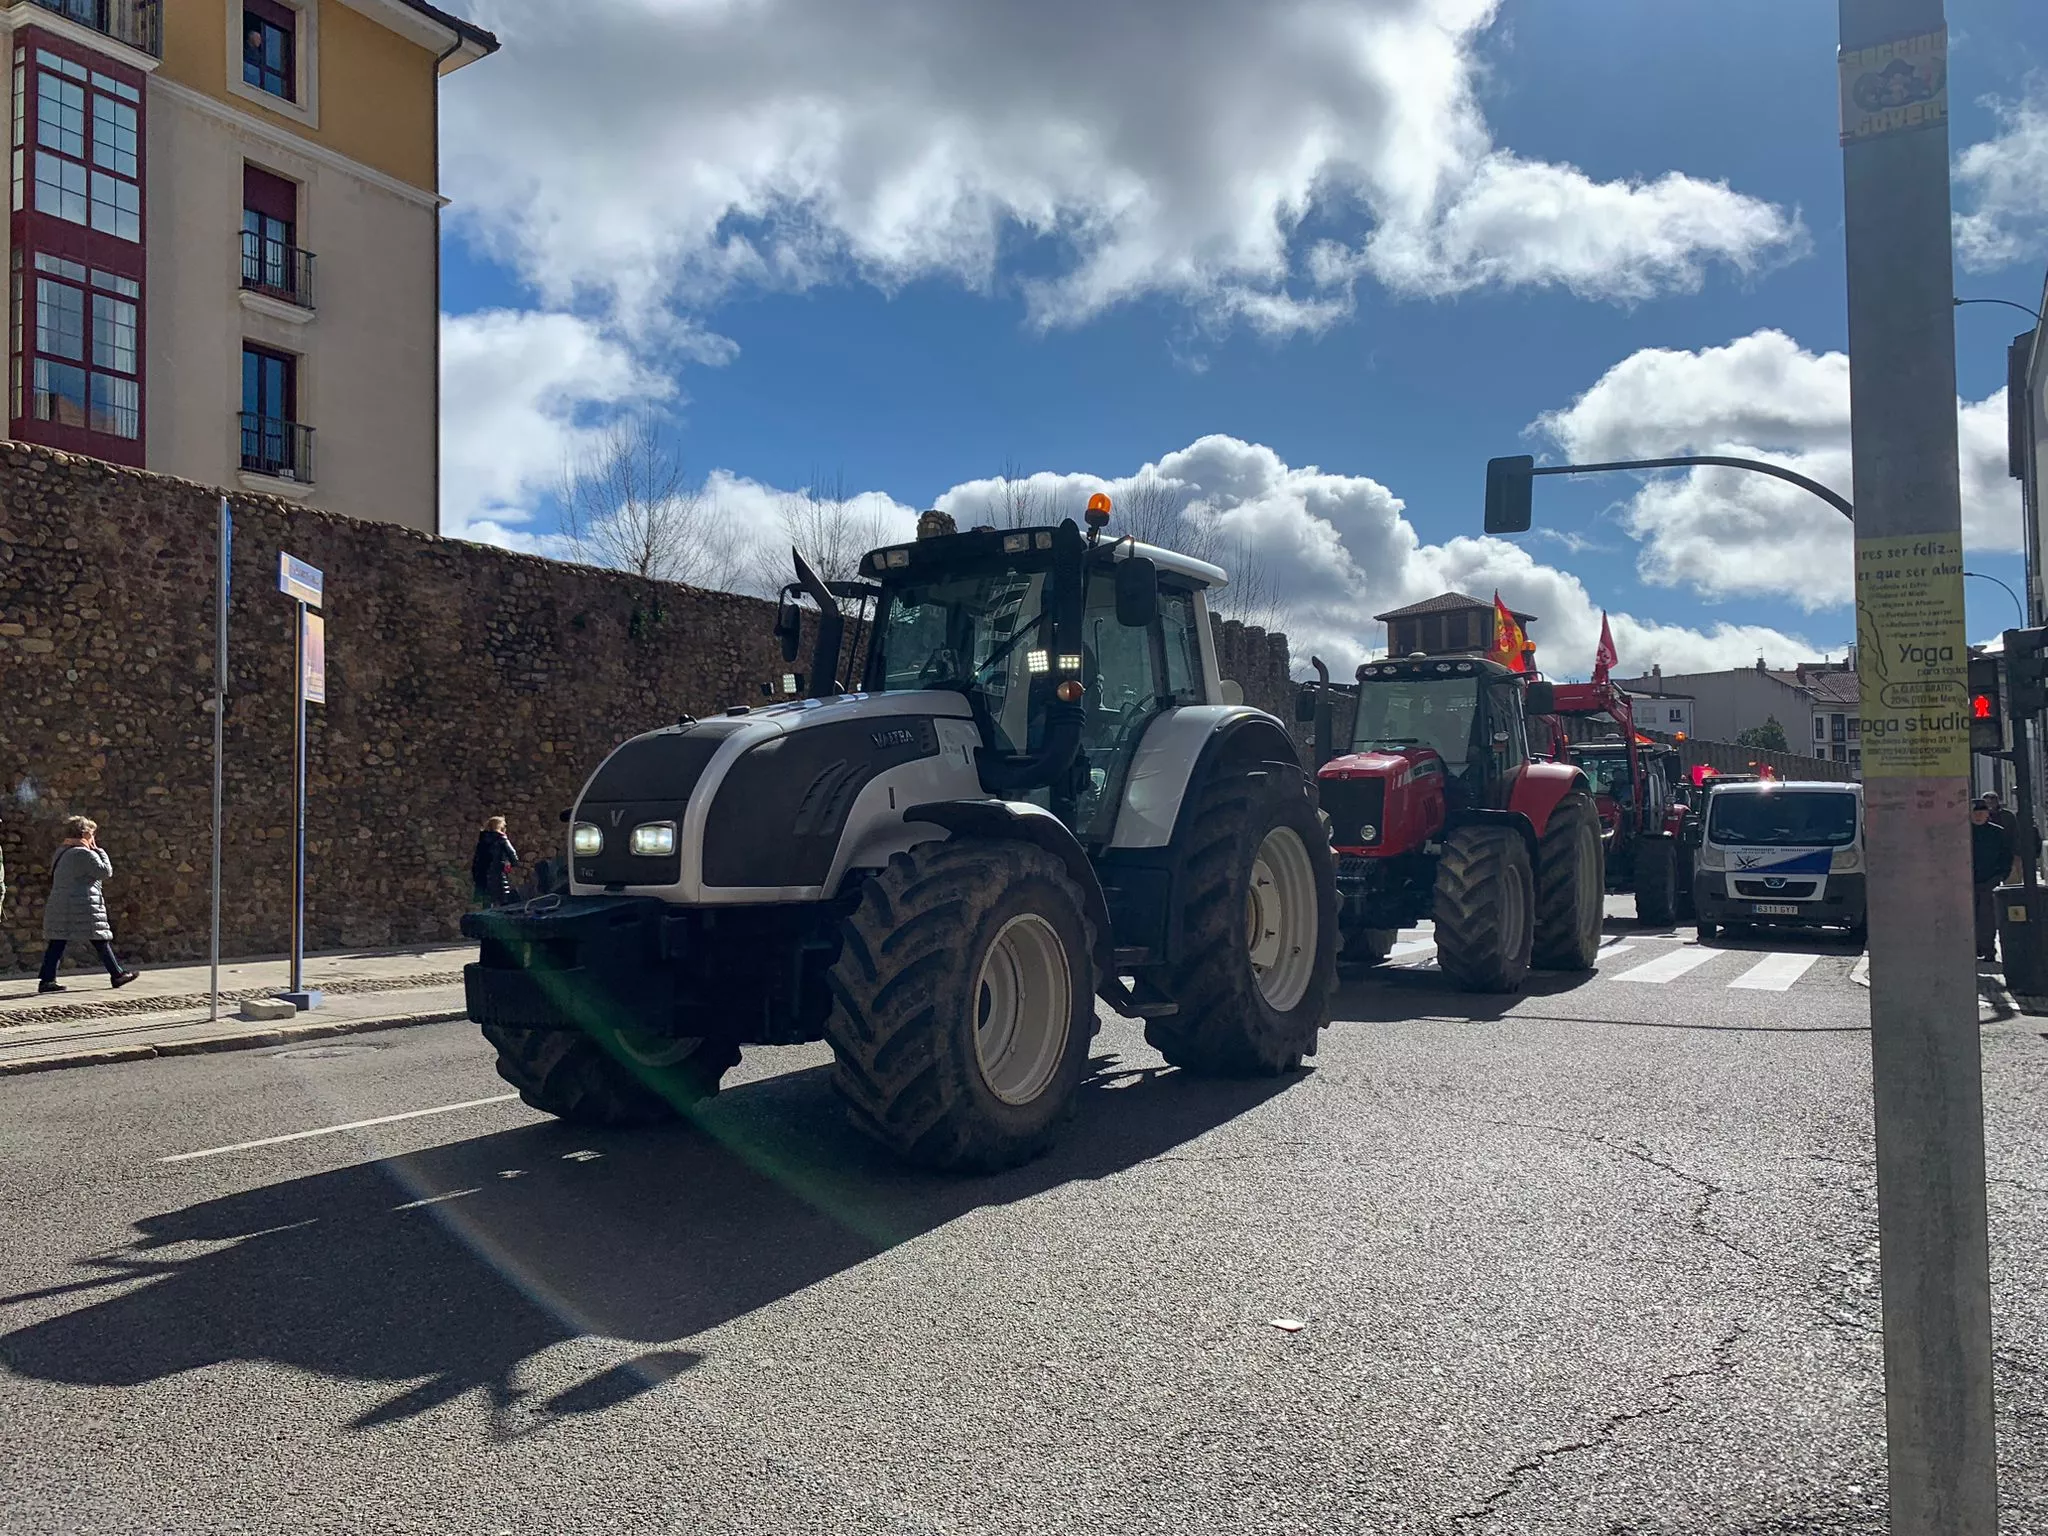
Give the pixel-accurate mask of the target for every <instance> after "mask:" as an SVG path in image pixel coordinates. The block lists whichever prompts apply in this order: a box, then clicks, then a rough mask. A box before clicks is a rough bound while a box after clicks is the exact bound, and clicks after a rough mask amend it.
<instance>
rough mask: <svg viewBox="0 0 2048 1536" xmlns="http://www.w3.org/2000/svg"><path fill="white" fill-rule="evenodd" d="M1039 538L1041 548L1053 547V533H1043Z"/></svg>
mask: <svg viewBox="0 0 2048 1536" xmlns="http://www.w3.org/2000/svg"><path fill="white" fill-rule="evenodd" d="M1037 539H1038V547H1039V548H1040V549H1051V548H1052V535H1051V534H1049V533H1041V534H1039V535H1037Z"/></svg>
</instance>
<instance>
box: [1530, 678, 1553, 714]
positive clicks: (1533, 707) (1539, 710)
mask: <svg viewBox="0 0 2048 1536" xmlns="http://www.w3.org/2000/svg"><path fill="white" fill-rule="evenodd" d="M1522 708H1523V711H1524V712H1525V713H1527V714H1531V715H1548V714H1551V713H1554V712H1555V711H1556V709H1557V689H1556V688H1555V687H1554V686H1553V685H1552V684H1550V683H1531V684H1529V691H1528V692H1527V693H1525V694H1523V695H1522Z"/></svg>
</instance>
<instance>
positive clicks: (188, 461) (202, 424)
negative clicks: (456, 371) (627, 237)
mask: <svg viewBox="0 0 2048 1536" xmlns="http://www.w3.org/2000/svg"><path fill="white" fill-rule="evenodd" d="M148 140H149V149H148V154H149V184H148V185H149V190H148V207H147V209H146V217H147V220H148V235H147V239H148V248H149V249H148V259H149V273H148V286H147V288H146V290H145V293H146V300H145V302H146V304H147V306H148V310H147V313H148V340H147V346H148V352H149V359H148V364H147V368H148V372H147V376H146V385H147V396H146V399H147V407H146V409H147V418H148V419H147V424H146V427H145V433H146V442H145V453H146V455H147V463H148V467H149V468H151V469H153V470H158V471H161V472H163V473H165V474H172V475H179V476H183V477H184V478H187V479H192V480H198V481H200V482H202V483H204V484H207V485H220V486H226V487H228V488H229V489H233V488H235V487H236V486H238V485H239V486H244V487H248V488H260V489H263V490H266V491H279V490H283V489H288V488H286V487H281V486H280V485H279V483H278V482H276V481H272V480H269V479H262V478H250V477H244V476H243V475H242V474H241V470H240V438H239V433H238V424H237V413H238V412H239V411H240V409H241V403H242V343H243V341H244V340H245V339H247V340H249V341H252V342H255V343H257V344H259V345H262V346H266V347H270V348H273V349H275V350H277V351H280V352H285V353H289V354H291V355H293V356H295V357H297V358H298V359H299V365H298V419H299V420H300V421H301V422H302V423H304V424H305V425H307V426H309V427H312V428H313V429H314V436H313V456H314V482H313V484H312V486H311V487H310V489H309V490H307V491H306V492H305V494H304V499H305V500H306V501H307V502H308V503H310V504H311V505H314V506H320V507H325V508H327V509H328V510H330V511H334V512H340V513H344V514H346V515H348V516H350V517H361V518H369V519H374V520H377V521H382V522H395V523H401V524H404V525H405V526H407V527H411V528H419V529H423V530H426V531H428V532H432V531H434V530H435V529H436V528H437V526H438V500H439V498H438V488H437V485H436V475H437V470H438V465H437V455H436V440H437V438H438V435H439V421H438V419H437V412H438V407H439V390H438V380H437V379H436V376H435V368H436V362H435V348H434V341H435V335H436V330H437V327H438V326H439V323H440V316H439V314H438V313H437V312H436V305H435V293H434V277H435V271H436V262H437V257H438V239H439V208H438V202H437V200H436V199H434V198H433V197H432V196H431V195H430V194H427V193H424V192H420V191H418V190H416V189H412V188H408V187H404V186H402V184H400V183H397V182H394V181H391V180H390V179H389V178H387V177H383V176H380V175H378V174H377V173H376V172H373V171H370V170H368V169H367V168H365V167H351V166H350V165H349V163H348V162H345V161H341V160H340V159H339V158H338V157H333V156H330V155H328V154H326V153H325V152H321V151H317V150H315V149H314V148H313V147H312V146H309V145H307V144H305V143H304V142H303V141H300V140H295V139H293V138H291V137H290V136H289V135H286V134H283V133H280V132H277V131H275V130H265V129H263V128H262V127H261V126H259V125H257V124H255V123H254V122H253V121H251V120H249V119H246V118H244V117H242V116H241V115H240V114H237V113H235V112H233V111H232V110H231V109H229V108H226V107H223V106H221V105H220V104H218V103H216V102H214V101H212V100H211V99H210V98H208V97H205V96H202V95H200V94H199V93H198V92H195V91H191V90H188V89H186V88H184V87H181V86H179V85H177V84H175V83H174V82H170V81H166V80H163V79H153V80H152V81H151V82H150V89H149V105H148ZM245 162H247V163H251V164H255V165H259V166H261V167H262V168H264V169H265V170H268V171H270V172H272V173H273V174H276V175H279V176H284V177H287V178H289V179H291V180H293V181H296V182H298V183H299V185H300V197H299V219H298V227H297V238H298V242H299V244H300V246H301V247H302V248H303V249H305V250H309V251H311V252H312V253H313V254H314V257H315V277H314V303H315V306H316V307H315V309H314V311H313V313H312V315H311V317H310V318H306V319H303V320H300V319H297V318H296V317H294V318H289V319H288V318H284V317H283V314H281V313H280V312H281V311H283V312H285V313H289V307H288V306H283V305H279V304H277V303H275V302H274V301H273V302H267V303H264V304H261V305H256V304H252V303H251V302H250V301H249V300H248V299H247V298H246V297H245V296H244V294H243V292H242V288H241V228H242V168H243V165H244V163H245Z"/></svg>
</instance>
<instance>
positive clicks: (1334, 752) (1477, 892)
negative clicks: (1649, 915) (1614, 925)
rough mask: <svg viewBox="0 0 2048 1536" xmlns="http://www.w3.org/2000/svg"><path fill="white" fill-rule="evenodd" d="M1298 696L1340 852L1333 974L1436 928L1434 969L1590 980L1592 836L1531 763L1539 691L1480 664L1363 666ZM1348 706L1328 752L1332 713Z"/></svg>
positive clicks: (1579, 776)
mask: <svg viewBox="0 0 2048 1536" xmlns="http://www.w3.org/2000/svg"><path fill="white" fill-rule="evenodd" d="M1316 666H1317V671H1318V672H1319V673H1321V674H1322V675H1323V677H1324V679H1325V681H1323V682H1321V683H1317V684H1310V685H1308V686H1307V687H1306V688H1305V689H1304V690H1303V694H1302V699H1301V701H1300V704H1299V705H1298V706H1297V710H1296V714H1297V717H1298V718H1301V719H1304V720H1310V719H1312V720H1314V721H1315V722H1316V739H1317V753H1316V755H1317V757H1318V759H1319V761H1320V768H1319V772H1318V777H1317V791H1318V795H1319V797H1320V801H1321V809H1322V813H1323V819H1324V821H1325V822H1326V823H1327V824H1328V826H1329V829H1330V841H1331V843H1332V844H1333V845H1334V847H1335V848H1336V851H1337V888H1338V895H1339V898H1340V916H1339V925H1340V928H1341V930H1342V933H1343V936H1344V948H1343V950H1342V952H1341V954H1340V955H1339V961H1340V963H1345V964H1359V963H1364V964H1373V963H1377V962H1379V961H1381V960H1384V959H1386V957H1387V955H1388V953H1389V952H1390V951H1391V950H1392V948H1393V944H1394V938H1395V935H1396V934H1397V933H1398V932H1399V931H1400V930H1401V929H1402V928H1405V927H1409V926H1411V925H1413V924H1415V923H1419V922H1421V921H1422V920H1423V919H1424V918H1433V919H1434V920H1435V924H1436V948H1437V959H1438V964H1439V965H1440V966H1441V968H1442V970H1443V972H1444V974H1445V975H1447V976H1449V977H1450V978H1451V979H1452V980H1453V981H1454V982H1456V983H1457V984H1458V985H1459V986H1461V987H1463V988H1465V989H1466V990H1468V991H1478V992H1510V991H1513V990H1515V989H1516V988H1518V987H1520V986H1521V984H1522V982H1523V981H1524V979H1525V978H1526V977H1527V976H1528V973H1529V970H1530V968H1531V967H1532V966H1536V967H1540V968H1543V969H1547V970H1563V971H1584V970H1590V969H1591V968H1592V966H1593V962H1594V958H1595V956H1596V955H1597V953H1598V951H1599V947H1600V928H1601V918H1602V910H1603V907H1602V891H1603V888H1604V884H1605V880H1604V873H1603V870H1602V867H1601V841H1600V823H1599V817H1598V814H1597V812H1596V811H1595V809H1594V804H1593V795H1592V789H1591V786H1590V785H1589V783H1588V782H1587V779H1586V776H1585V774H1584V773H1582V772H1581V771H1580V770H1579V769H1578V768H1577V767H1575V766H1573V765H1572V764H1570V763H1563V762H1545V761H1542V760H1540V759H1539V758H1538V757H1537V756H1536V755H1535V754H1533V753H1532V752H1531V750H1530V743H1529V722H1530V718H1531V716H1532V715H1541V714H1543V713H1546V712H1547V709H1548V705H1549V699H1548V692H1549V690H1550V687H1551V685H1550V684H1548V683H1545V682H1541V681H1530V680H1529V679H1528V678H1527V677H1526V675H1525V674H1522V673H1518V672H1511V671H1509V670H1508V669H1507V668H1505V667H1503V666H1500V665H1498V664H1497V663H1495V662H1491V661H1486V660H1483V659H1481V658H1478V657H1448V658H1438V657H1411V658H1409V659H1407V660H1404V661H1384V662H1369V663H1367V664H1366V665H1364V666H1362V667H1360V668H1359V669H1358V682H1357V684H1356V686H1355V687H1352V688H1337V687H1333V686H1332V685H1330V684H1329V683H1328V681H1327V677H1328V674H1327V671H1325V669H1324V668H1323V667H1322V665H1321V663H1320V662H1318V663H1317V664H1316ZM1346 695H1348V696H1349V698H1350V701H1351V702H1352V704H1353V706H1354V707H1353V709H1352V711H1351V714H1352V726H1351V729H1350V732H1349V734H1348V739H1347V740H1345V741H1343V742H1341V743H1339V742H1336V741H1334V740H1333V739H1332V738H1333V731H1332V726H1331V720H1332V714H1333V706H1334V705H1335V704H1336V703H1337V702H1338V701H1339V699H1340V698H1342V697H1344V696H1346Z"/></svg>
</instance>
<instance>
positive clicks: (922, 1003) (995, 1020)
mask: <svg viewBox="0 0 2048 1536" xmlns="http://www.w3.org/2000/svg"><path fill="white" fill-rule="evenodd" d="M1095 937H1096V936H1095V930H1094V925H1093V924H1092V923H1091V922H1090V921H1089V918H1088V909H1087V905H1086V902H1085V899H1084V897H1083V895H1082V892H1081V889H1080V887H1079V886H1077V885H1076V884H1075V883H1074V880H1073V877H1072V876H1070V875H1069V874H1068V873H1067V869H1066V866H1065V865H1064V864H1062V863H1061V862H1060V860H1059V859H1058V858H1057V857H1055V856H1054V855H1053V854H1051V853H1048V852H1047V851H1046V850H1045V849H1043V848H1039V847H1037V846H1035V845H1033V844H1030V843H1023V842H1011V841H1003V840H982V839H975V838H955V839H952V840H951V841H948V842H935V843H921V844H919V845H918V846H917V847H915V848H913V849H911V850H910V851H909V852H908V853H899V854H897V855H896V856H895V857H894V858H892V859H891V860H890V861H889V865H888V868H886V869H884V870H883V871H882V872H881V873H880V874H879V875H877V876H875V877H874V878H873V879H872V880H870V881H868V883H867V885H866V886H865V887H864V888H863V889H862V892H861V898H860V905H859V906H858V907H856V908H855V909H854V911H853V913H852V915H851V916H849V917H848V918H847V919H846V921H845V923H844V925H843V928H842V943H841V945H840V952H839V958H838V959H837V960H836V961H835V962H834V963H833V966H832V970H831V973H830V977H829V981H830V986H831V992H832V1012H831V1016H830V1017H829V1018H828V1019H827V1020H826V1024H825V1034H826V1037H827V1038H828V1039H829V1040H830V1041H831V1042H832V1050H833V1053H834V1054H835V1055H836V1057H837V1058H838V1065H837V1068H836V1071H835V1073H834V1082H835V1083H836V1084H837V1086H838V1089H839V1093H840V1096H841V1097H842V1098H843V1099H844V1100H845V1102H846V1106H847V1110H848V1112H849V1114H850V1115H851V1116H852V1118H853V1121H854V1123H855V1124H856V1125H858V1126H860V1127H861V1129H863V1130H865V1131H866V1132H867V1133H868V1134H869V1135H871V1136H873V1137H874V1138H875V1139H876V1140H877V1141H879V1142H881V1143H882V1144H883V1145H885V1146H887V1147H890V1148H892V1149H893V1150H894V1151H896V1152H897V1153H898V1154H900V1155H901V1156H903V1157H904V1158H906V1159H908V1160H909V1161H911V1162H914V1163H918V1164H921V1165H923V1166H925V1167H929V1168H942V1169H948V1170H962V1171H977V1172H990V1171H994V1170H996V1169H1000V1168H1009V1167H1014V1166H1015V1165H1016V1164H1018V1163H1022V1162H1025V1161H1028V1160H1029V1159H1031V1158H1033V1157H1036V1156H1038V1155H1039V1154H1040V1153H1041V1152H1043V1151H1045V1149H1046V1148H1047V1147H1049V1146H1051V1145H1052V1139H1053V1135H1054V1133H1055V1131H1056V1130H1057V1128H1058V1126H1059V1124H1060V1122H1061V1121H1062V1120H1063V1119H1065V1117H1066V1116H1067V1114H1068V1112H1069V1111H1070V1110H1071V1109H1072V1107H1073V1102H1074V1094H1075V1092H1076V1090H1077V1089H1078V1088H1079V1087H1080V1083H1081V1077H1082V1074H1083V1072H1084V1071H1085V1070H1086V1068H1087V1064H1088V1041H1089V1039H1090V1038H1091V1036H1092V1035H1093V1034H1094V1023H1095V1002H1094V998H1095V985H1096V975H1095V958H1094V956H1095Z"/></svg>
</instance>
